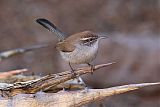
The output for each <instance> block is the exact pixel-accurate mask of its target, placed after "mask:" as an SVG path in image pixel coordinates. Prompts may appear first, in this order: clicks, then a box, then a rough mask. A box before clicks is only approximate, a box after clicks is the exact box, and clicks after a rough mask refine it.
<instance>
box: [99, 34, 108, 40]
mask: <svg viewBox="0 0 160 107" xmlns="http://www.w3.org/2000/svg"><path fill="white" fill-rule="evenodd" d="M99 38H100V39H107V38H108V37H107V36H104V35H103V36H102V35H100V36H99Z"/></svg>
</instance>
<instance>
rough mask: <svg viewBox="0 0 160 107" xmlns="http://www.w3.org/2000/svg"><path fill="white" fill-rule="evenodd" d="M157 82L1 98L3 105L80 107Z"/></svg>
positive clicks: (2, 106)
mask: <svg viewBox="0 0 160 107" xmlns="http://www.w3.org/2000/svg"><path fill="white" fill-rule="evenodd" d="M159 84H160V82H157V83H141V84H130V85H123V86H117V87H112V88H106V89H88V90H79V91H70V92H68V91H61V92H58V93H43V92H39V93H36V94H21V95H16V96H14V97H13V98H12V99H3V100H0V105H1V107H7V106H8V105H11V107H22V106H23V107H51V106H52V107H80V106H82V105H85V104H88V103H91V102H95V101H98V100H102V99H104V98H106V97H109V96H112V95H116V94H120V93H125V92H128V91H131V90H136V89H139V88H142V87H146V86H152V85H159Z"/></svg>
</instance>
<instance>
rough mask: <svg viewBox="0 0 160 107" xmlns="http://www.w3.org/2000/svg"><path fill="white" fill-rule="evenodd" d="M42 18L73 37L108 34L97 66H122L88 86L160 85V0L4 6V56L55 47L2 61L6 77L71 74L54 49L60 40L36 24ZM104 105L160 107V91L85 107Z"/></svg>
mask: <svg viewBox="0 0 160 107" xmlns="http://www.w3.org/2000/svg"><path fill="white" fill-rule="evenodd" d="M37 18H46V19H48V20H50V21H51V22H53V23H55V24H56V25H57V26H58V27H59V28H60V29H61V30H62V31H64V32H65V33H66V34H68V35H70V34H74V33H77V32H81V31H84V30H91V31H94V32H98V33H100V32H102V33H107V34H108V37H109V38H108V39H107V40H102V41H101V42H100V46H99V53H98V56H97V58H96V59H95V60H94V61H93V62H92V64H101V63H108V62H117V63H116V64H114V65H111V66H108V67H106V68H102V69H100V70H98V71H97V72H95V73H94V74H93V75H90V74H89V75H85V76H83V79H84V81H85V82H86V84H87V85H88V86H90V87H92V88H107V87H111V86H116V85H124V84H131V83H141V82H158V81H160V0H99V1H98V0H78V1H75V0H1V1H0V23H1V26H0V52H2V51H6V50H9V49H15V48H21V47H30V46H33V45H38V44H45V43H50V44H52V45H51V46H48V47H47V48H43V49H39V50H35V51H32V52H27V53H25V54H22V55H17V56H14V57H11V58H9V59H6V60H3V61H2V62H0V71H1V72H4V71H9V70H13V69H20V68H28V69H29V73H26V74H24V75H31V74H32V73H35V74H36V75H46V74H49V73H57V72H62V71H64V70H69V69H70V68H69V66H68V63H67V62H65V61H64V60H63V59H62V58H61V57H60V55H59V53H58V52H57V51H56V49H55V44H56V43H57V41H58V40H57V38H56V36H55V34H53V33H51V32H49V31H47V30H46V29H45V28H43V27H42V26H40V25H39V24H37V23H36V22H35V20H36V19H37ZM83 66H85V65H83ZM75 67H77V66H75ZM99 103H102V104H103V105H104V106H106V107H160V87H157V86H155V87H150V88H144V89H141V90H138V91H133V92H129V93H126V94H122V95H116V96H113V97H110V98H108V99H105V100H103V101H101V102H96V103H92V104H89V105H87V106H86V107H97V106H98V105H99Z"/></svg>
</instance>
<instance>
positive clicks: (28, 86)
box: [0, 62, 115, 97]
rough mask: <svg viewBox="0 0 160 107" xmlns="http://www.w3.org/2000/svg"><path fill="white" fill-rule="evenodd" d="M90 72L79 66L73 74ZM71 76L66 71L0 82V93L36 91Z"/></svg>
mask: <svg viewBox="0 0 160 107" xmlns="http://www.w3.org/2000/svg"><path fill="white" fill-rule="evenodd" d="M113 63H115V62H112V63H107V64H100V65H96V66H95V68H94V71H95V70H97V69H100V68H102V67H106V66H109V65H111V64H113ZM90 72H91V68H90V67H85V68H80V69H78V70H76V71H75V75H77V76H80V75H83V74H86V73H90ZM73 78H75V76H74V75H73V74H72V73H71V72H70V71H66V72H62V73H58V74H51V75H47V76H44V77H42V78H40V79H36V80H31V81H27V82H18V83H14V84H0V95H2V96H4V97H8V96H14V95H17V94H20V93H26V94H30V93H36V92H38V91H40V90H44V89H45V88H47V87H50V86H52V87H54V86H57V85H59V84H61V83H64V82H66V81H68V80H70V79H73Z"/></svg>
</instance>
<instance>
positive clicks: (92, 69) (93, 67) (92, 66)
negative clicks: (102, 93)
mask: <svg viewBox="0 0 160 107" xmlns="http://www.w3.org/2000/svg"><path fill="white" fill-rule="evenodd" d="M87 64H88V66H90V67H91V74H92V75H93V71H94V69H95V66H94V65H92V64H90V63H87Z"/></svg>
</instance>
